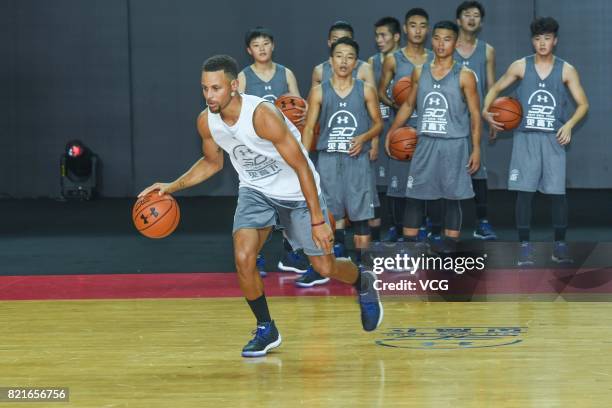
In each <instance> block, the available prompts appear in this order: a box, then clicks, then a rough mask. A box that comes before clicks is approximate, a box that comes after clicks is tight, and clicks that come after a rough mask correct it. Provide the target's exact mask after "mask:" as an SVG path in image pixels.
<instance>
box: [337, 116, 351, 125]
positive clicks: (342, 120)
mask: <svg viewBox="0 0 612 408" xmlns="http://www.w3.org/2000/svg"><path fill="white" fill-rule="evenodd" d="M348 120H349V118H348V116H338V119H336V121H337V122H338V124H339V125H340V124H342V123H344V124H345V125H348Z"/></svg>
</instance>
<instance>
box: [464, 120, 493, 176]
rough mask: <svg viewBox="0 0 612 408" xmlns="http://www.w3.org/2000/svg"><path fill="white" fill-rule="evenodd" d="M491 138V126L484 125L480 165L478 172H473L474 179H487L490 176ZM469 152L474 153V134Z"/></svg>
mask: <svg viewBox="0 0 612 408" xmlns="http://www.w3.org/2000/svg"><path fill="white" fill-rule="evenodd" d="M488 140H489V128H488V127H485V126H483V127H482V133H480V167H479V168H478V171H476V173H474V174H472V178H473V179H474V180H486V179H487V178H488V175H487V145H488ZM468 147H469V152H470V155H471V154H472V136H470V139H469V143H468Z"/></svg>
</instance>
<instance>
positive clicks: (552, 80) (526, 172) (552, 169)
mask: <svg viewBox="0 0 612 408" xmlns="http://www.w3.org/2000/svg"><path fill="white" fill-rule="evenodd" d="M558 31H559V24H558V23H557V21H555V19H553V18H551V17H543V18H538V19H536V20H534V21H533V22H532V23H531V43H532V45H533V48H534V50H535V54H534V55H530V56H528V57H525V58H521V59H519V60H516V61H514V62H513V63H512V64H511V65H510V67H509V68H508V70H507V71H506V73H505V74H504V75H503V76H502V77H501V78H500V79H499V81H497V82H496V83H495V85H493V87H491V90H490V91H489V93H488V94H487V97H486V98H485V101H484V104H483V109H482V114H483V116H484V118H485V119H486V120H487V121H488V122H489V124H490V125H491V126H492V127H493V128H494V129H496V130H504V128H503V124H502V123H499V122H496V121H495V114H494V113H491V112H489V106H490V105H491V104H492V103H493V101H494V100H495V98H497V95H499V94H500V93H501V92H503V91H504V90H505V89H506V88H508V87H509V86H511V85H512V84H513V83H514V82H516V81H520V84H519V86H518V88H517V94H518V100H519V102H520V103H521V106H522V108H523V115H524V116H523V119H522V121H521V124H520V125H519V127H518V129H517V130H515V131H514V137H513V144H512V157H511V159H510V175H509V179H508V189H509V190H515V191H517V198H516V226H517V229H518V235H519V241H520V242H521V248H520V252H519V256H518V261H517V264H518V265H519V266H523V265H533V263H534V260H533V248H532V246H531V243H530V242H529V239H530V236H529V235H530V226H531V201H532V199H533V195H534V193H535V192H536V191H540V192H541V193H543V194H547V195H550V196H551V198H552V220H553V228H554V229H555V243H554V248H553V253H552V260H553V261H555V262H558V263H571V262H572V259H571V257H570V255H569V251H568V248H567V244H566V242H565V233H566V230H567V199H566V196H565V173H566V167H565V158H566V151H565V148H566V146H567V144H569V143H570V141H571V139H572V129H573V128H574V126H575V125H576V124H577V123H578V122H580V120H582V118H584V116H585V115H586V113H587V111H588V109H589V102H588V100H587V97H586V95H585V93H584V89H583V88H582V85H580V77H579V76H578V72H577V71H576V68H574V67H573V66H571V65H570V64H568V63H567V62H565V61H563V60H562V59H561V58H559V57H557V56H555V55H554V54H553V52H554V48H555V46H556V45H557V41H558V37H557V33H558ZM567 90H569V92H570V94H571V95H572V97H573V98H574V101H575V102H576V105H577V106H576V110H575V111H574V114H573V115H572V117H571V118H569V119H568V120H566V116H567V113H568V112H565V104H564V100H565V98H566V97H567Z"/></svg>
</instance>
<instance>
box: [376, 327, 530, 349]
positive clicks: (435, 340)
mask: <svg viewBox="0 0 612 408" xmlns="http://www.w3.org/2000/svg"><path fill="white" fill-rule="evenodd" d="M525 333H527V328H526V327H514V326H507V327H506V326H499V327H498V326H476V327H407V328H399V327H398V328H390V329H388V330H387V331H386V332H383V336H384V338H382V339H380V340H376V344H377V345H379V346H384V347H392V348H406V349H425V350H430V349H436V350H452V349H473V348H488V347H502V346H511V345H514V344H518V343H521V342H522V341H523V339H522V336H523V334H525Z"/></svg>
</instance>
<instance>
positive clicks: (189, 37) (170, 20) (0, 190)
mask: <svg viewBox="0 0 612 408" xmlns="http://www.w3.org/2000/svg"><path fill="white" fill-rule="evenodd" d="M458 3H459V1H450V0H430V1H427V2H425V1H421V2H417V3H410V4H407V3H406V2H402V1H395V0H394V1H386V2H365V1H349V0H336V1H334V2H329V1H323V0H313V1H310V2H308V3H307V6H300V3H291V2H280V1H269V2H264V3H262V2H251V1H244V0H240V1H235V2H227V1H226V2H209V1H198V0H181V1H169V0H165V1H164V0H105V1H101V0H87V1H83V0H54V1H52V2H49V1H43V0H12V1H11V0H2V1H0V33H1V34H2V36H1V37H0V58H2V61H3V62H4V63H3V64H1V67H0V81H1V82H0V87H1V88H2V90H3V91H2V92H1V96H0V107H1V108H2V109H0V110H1V113H0V196H9V197H36V196H57V195H58V193H59V171H58V159H59V155H60V154H61V152H62V149H63V146H64V144H65V143H66V141H67V140H69V139H73V138H80V139H82V140H83V141H84V142H85V143H86V144H87V145H88V146H90V147H91V148H92V150H94V151H95V152H96V153H97V154H98V155H99V156H100V158H101V160H102V163H103V165H102V175H101V180H102V185H101V193H102V195H104V196H112V197H120V196H131V195H134V194H136V193H137V192H138V191H139V190H140V189H141V188H143V187H145V186H146V185H148V184H149V183H151V182H153V181H156V180H160V181H168V180H171V179H173V178H174V177H176V176H178V175H179V174H181V173H182V172H184V171H185V170H187V169H188V168H189V166H190V165H191V164H192V163H193V162H194V161H195V160H196V159H197V158H198V157H200V155H201V153H200V152H201V150H200V141H199V137H198V135H197V132H196V130H195V120H196V117H197V115H198V113H199V112H200V111H201V109H202V108H203V98H202V95H201V91H200V83H199V81H200V67H201V63H202V61H203V60H204V59H205V58H206V57H208V56H210V55H212V54H215V53H228V54H231V55H233V56H235V57H236V58H237V59H238V61H239V62H240V63H241V64H243V65H245V64H247V63H249V60H248V58H247V55H246V53H245V52H244V46H243V35H244V32H245V31H246V30H247V29H248V28H250V27H253V26H255V25H265V26H268V27H270V28H272V30H273V31H274V32H275V33H276V37H277V38H276V55H275V59H276V60H277V61H278V62H281V63H283V64H285V65H287V66H288V67H290V68H291V69H292V70H293V71H294V72H295V73H296V76H297V78H298V81H299V84H300V89H301V91H302V94H303V95H304V96H305V95H306V94H307V92H308V88H309V84H310V75H311V71H312V67H313V66H314V65H316V64H317V63H319V62H321V61H322V60H323V59H324V58H326V55H327V45H326V40H327V29H328V27H329V25H330V24H331V23H332V22H333V21H335V20H337V19H346V20H349V21H351V22H352V23H353V25H354V27H355V30H356V39H357V40H358V41H359V42H360V44H361V46H362V49H363V51H362V57H363V58H364V59H365V58H367V57H368V56H370V55H371V54H373V53H374V52H375V46H374V42H373V35H372V32H373V23H374V21H375V20H376V19H378V18H379V17H382V16H384V15H394V16H396V17H397V18H399V19H400V20H401V21H403V15H404V13H405V12H406V11H407V9H408V8H410V7H418V6H422V7H424V8H426V9H427V10H428V11H429V12H430V14H431V19H432V21H437V20H440V19H453V18H454V14H455V8H456V6H457V4H458ZM301 4H305V3H301ZM483 4H484V5H485V7H486V9H487V16H486V18H485V27H484V30H483V33H482V38H484V39H485V40H487V41H488V42H490V43H491V44H492V45H493V46H494V47H495V48H496V50H497V72H498V75H501V73H503V71H504V70H505V69H506V67H507V66H508V65H509V64H510V63H511V62H512V61H513V60H515V59H517V58H519V57H521V56H524V55H526V54H529V53H531V46H530V41H529V31H528V25H529V22H530V21H531V19H532V18H533V16H534V15H536V14H537V15H552V16H554V17H556V18H558V20H559V22H560V23H561V37H560V43H559V47H558V50H557V51H558V52H557V53H558V55H559V56H561V57H562V58H564V59H566V60H568V61H569V62H570V63H572V64H573V65H574V66H576V67H577V68H578V70H579V72H580V73H581V76H582V80H583V85H584V87H585V89H586V91H587V95H588V96H589V99H590V102H591V112H590V114H589V117H588V119H587V121H586V122H585V123H583V125H582V126H580V127H579V129H578V130H577V131H576V132H575V138H574V142H573V144H572V146H571V148H570V155H569V160H568V184H569V186H570V187H587V188H592V187H612V177H610V157H609V154H608V151H607V149H606V139H605V133H604V132H603V130H604V129H605V128H606V127H605V126H606V124H607V123H606V122H605V117H606V116H607V115H609V104H608V103H607V102H608V95H610V91H611V89H610V87H611V86H612V85H611V84H610V82H609V81H608V80H607V76H606V75H608V72H606V71H605V69H606V67H607V66H608V65H609V64H610V59H611V55H612V53H611V52H610V51H611V50H610V47H611V46H610V44H609V42H607V41H606V38H609V36H610V34H611V31H612V28H610V27H609V25H608V24H606V22H607V21H608V20H609V19H610V17H612V9H611V6H610V5H609V3H608V2H606V1H604V0H597V1H589V2H582V3H580V4H578V3H575V2H573V1H569V0H561V1H559V0H537V1H536V0H515V1H512V2H502V1H498V0H488V1H483ZM511 144H512V140H511V137H510V135H505V136H502V137H500V139H499V140H498V141H497V142H496V143H495V144H494V145H491V146H488V148H487V154H488V157H489V166H488V167H489V172H490V177H491V182H490V186H491V187H492V188H505V186H506V176H507V167H508V162H509V158H510V150H511ZM236 184H237V181H236V176H235V175H234V173H233V170H232V169H231V165H229V161H227V166H226V169H224V171H223V173H222V174H221V175H218V176H216V177H215V178H214V179H212V180H210V181H209V182H208V183H205V185H202V186H199V187H197V188H194V189H192V190H191V191H188V192H184V194H186V195H201V194H211V195H227V194H234V193H235V191H236Z"/></svg>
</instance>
